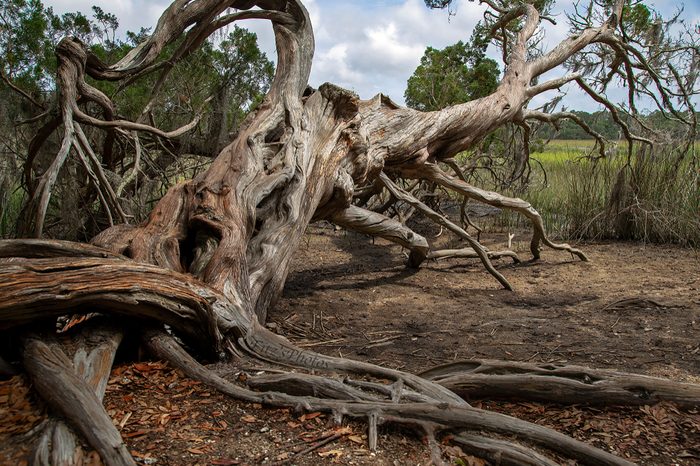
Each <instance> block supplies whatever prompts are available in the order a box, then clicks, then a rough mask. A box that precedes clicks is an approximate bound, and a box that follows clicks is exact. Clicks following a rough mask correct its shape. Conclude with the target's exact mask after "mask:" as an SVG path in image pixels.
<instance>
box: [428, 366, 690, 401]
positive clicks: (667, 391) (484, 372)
mask: <svg viewBox="0 0 700 466" xmlns="http://www.w3.org/2000/svg"><path fill="white" fill-rule="evenodd" d="M420 375H421V376H422V377H425V378H426V379H428V380H433V381H435V382H437V383H439V384H440V385H442V386H444V387H446V388H449V389H450V390H452V391H453V392H455V393H457V394H459V395H460V396H462V397H464V398H466V399H470V398H489V399H509V400H514V399H515V400H518V399H522V400H536V401H542V402H548V403H559V404H567V405H568V404H581V405H592V406H611V405H633V406H634V405H650V404H656V403H659V402H661V401H671V402H673V403H675V404H677V405H679V406H683V407H687V408H697V407H699V406H700V386H698V385H695V384H686V383H679V382H671V381H669V380H666V379H660V378H656V377H648V376H644V375H638V374H629V373H623V372H617V371H610V370H596V369H590V368H588V367H582V366H561V365H554V364H529V363H522V362H514V361H513V362H511V361H488V360H472V361H463V362H457V363H453V364H447V365H445V366H439V367H435V368H433V369H430V370H428V371H426V372H423V373H422V374H420Z"/></svg>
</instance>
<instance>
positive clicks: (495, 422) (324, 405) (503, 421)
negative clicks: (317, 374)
mask: <svg viewBox="0 0 700 466" xmlns="http://www.w3.org/2000/svg"><path fill="white" fill-rule="evenodd" d="M147 341H148V346H149V348H151V349H152V350H153V351H154V353H155V354H156V355H157V356H159V357H161V358H163V359H166V360H167V361H169V362H170V363H171V364H173V365H174V366H175V367H177V368H179V369H180V370H182V371H183V372H185V374H187V375H188V376H190V377H192V378H195V379H197V380H200V381H202V382H203V383H206V384H207V385H209V386H211V387H212V388H215V389H217V390H219V391H221V392H222V393H224V394H227V395H230V396H233V397H236V398H238V399H241V400H245V401H251V402H257V403H262V404H265V405H267V406H274V407H289V406H294V407H297V408H300V409H306V410H314V411H322V412H329V413H334V414H341V415H345V416H350V417H355V418H366V419H368V420H369V422H370V426H371V425H372V422H379V421H382V422H395V423H399V424H405V425H413V426H418V427H420V426H422V425H425V424H431V425H434V426H438V428H439V430H451V429H470V430H472V429H473V430H483V431H487V432H495V433H500V434H505V435H514V436H517V437H521V438H523V439H526V440H528V441H532V442H534V443H536V444H539V445H541V446H543V447H546V448H549V449H551V450H553V451H557V452H559V453H561V454H563V455H566V456H568V457H571V458H575V459H578V460H580V461H582V462H583V463H585V464H601V465H603V464H605V465H630V464H632V463H629V462H628V461H625V460H623V459H621V458H618V457H616V456H614V455H611V454H609V453H606V452H604V451H602V450H598V449H597V448H594V447H591V446H589V445H586V444H584V443H581V442H579V441H577V440H574V439H572V438H570V437H567V436H565V435H563V434H560V433H558V432H555V431H552V430H550V429H547V428H544V427H540V426H537V425H535V424H531V423H528V422H525V421H521V420H518V419H515V418H512V417H510V416H506V415H502V414H496V413H491V412H488V411H484V410H480V409H476V408H471V407H469V406H467V405H464V404H449V403H442V402H435V401H433V402H430V403H409V404H400V403H394V402H391V401H388V402H387V401H383V402H376V401H371V402H368V401H350V400H349V399H347V398H346V399H343V400H333V399H320V398H316V397H312V396H291V395H287V394H285V393H283V392H282V390H284V389H285V388H286V385H287V382H288V379H285V378H282V379H281V382H280V384H277V385H270V384H268V385H267V388H268V389H270V388H276V389H277V390H275V391H267V392H263V393H259V392H254V391H252V390H248V389H245V388H242V387H239V386H237V385H235V384H233V383H231V382H229V381H227V380H226V379H223V378H221V377H220V376H218V375H216V374H215V373H213V372H211V371H209V370H208V369H206V368H205V367H203V366H201V365H200V364H199V363H198V362H197V361H196V360H195V359H194V358H192V357H191V356H190V355H189V354H187V353H186V352H185V351H184V350H183V349H182V348H181V347H180V346H179V345H178V344H177V343H176V342H175V341H174V339H172V338H171V337H169V336H167V335H164V334H162V333H152V334H150V336H149V338H148V340H147ZM299 377H302V376H297V379H296V380H298V378H299ZM317 380H318V379H315V378H310V379H309V380H308V384H314V382H315V381H317ZM292 386H293V388H294V389H295V390H296V389H297V388H298V384H297V383H294V384H292ZM323 386H327V383H326V382H324V383H323ZM373 419H375V421H373ZM370 430H371V429H370ZM370 447H372V445H370Z"/></svg>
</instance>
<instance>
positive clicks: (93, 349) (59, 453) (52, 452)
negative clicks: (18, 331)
mask: <svg viewBox="0 0 700 466" xmlns="http://www.w3.org/2000/svg"><path fill="white" fill-rule="evenodd" d="M97 320H98V321H99V319H97ZM122 337H123V332H122V330H121V329H120V328H117V327H111V326H104V325H102V324H99V323H98V324H97V325H93V324H92V323H91V324H88V325H87V326H85V328H83V329H81V331H80V333H79V335H78V336H77V337H72V338H70V340H71V346H72V347H74V349H75V351H74V355H73V361H72V362H73V364H72V369H73V370H74V371H75V374H76V375H77V376H78V377H80V378H81V379H82V380H84V381H85V383H86V385H87V387H88V388H90V389H91V390H93V391H94V392H95V395H96V396H97V399H98V400H100V401H102V400H103V399H104V395H105V390H106V388H107V382H108V381H109V375H110V373H111V370H112V362H113V361H114V355H115V354H116V352H117V348H118V347H119V343H120V342H121V340H122ZM52 344H53V345H58V344H59V343H58V342H54V343H52ZM51 417H52V419H51V420H50V421H49V423H48V424H47V425H46V427H45V428H44V431H43V433H42V434H41V436H40V437H39V440H38V442H37V444H36V446H35V449H34V458H33V459H34V464H37V465H51V466H70V465H74V464H80V463H81V461H82V455H83V451H82V449H81V448H80V441H79V439H78V438H76V434H75V433H74V432H73V429H71V428H70V427H69V425H68V424H66V423H65V422H64V420H63V419H61V418H59V417H56V416H54V415H51Z"/></svg>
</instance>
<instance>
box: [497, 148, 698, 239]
mask: <svg viewBox="0 0 700 466" xmlns="http://www.w3.org/2000/svg"><path fill="white" fill-rule="evenodd" d="M592 146H593V141H553V142H552V143H551V144H550V145H548V146H547V147H546V148H545V150H544V152H542V153H538V154H533V155H532V158H533V159H535V160H537V161H538V162H539V164H541V167H542V169H538V170H536V171H535V173H533V176H532V178H531V183H530V184H529V186H528V187H527V189H525V190H519V191H518V192H511V193H508V194H509V195H512V196H517V197H521V198H523V199H525V200H527V201H529V202H530V203H531V204H532V205H533V206H534V207H535V208H536V209H537V210H538V211H539V212H540V214H541V215H542V217H543V220H544V222H545V226H546V227H547V229H548V231H549V232H550V234H552V236H554V237H558V238H565V239H577V240H581V239H588V240H590V239H622V240H641V241H648V242H661V243H676V244H681V245H685V246H694V247H696V246H700V169H699V167H698V165H697V164H693V163H692V162H691V161H690V160H684V161H683V162H681V163H680V164H678V163H677V156H678V155H677V154H676V153H674V151H673V150H660V151H656V152H653V153H651V152H649V151H640V152H637V153H635V154H634V156H633V157H632V159H631V163H630V164H627V163H626V162H627V156H626V147H624V146H623V145H620V146H621V147H620V149H619V151H618V153H616V154H612V155H611V156H609V157H608V158H606V159H602V160H599V161H597V162H594V161H592V160H591V159H589V158H586V155H588V154H590V152H591V148H592ZM537 165H538V164H536V163H535V164H534V166H537ZM494 226H496V227H500V228H504V229H515V228H520V227H527V223H526V222H525V221H524V220H523V219H522V218H519V216H517V215H514V214H512V213H508V212H504V213H503V214H501V216H500V218H498V219H497V220H496V222H495V224H494Z"/></svg>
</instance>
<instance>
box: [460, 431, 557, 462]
mask: <svg viewBox="0 0 700 466" xmlns="http://www.w3.org/2000/svg"><path fill="white" fill-rule="evenodd" d="M453 440H454V442H455V443H456V444H458V445H460V446H461V447H462V449H463V450H465V451H466V452H468V453H471V454H473V455H476V456H478V457H480V458H484V459H487V460H488V461H490V462H492V463H493V464H499V465H503V466H557V464H558V463H556V462H554V461H552V460H550V459H548V458H545V457H544V456H542V455H540V454H539V453H536V452H534V451H532V450H530V449H529V448H523V447H522V446H521V445H518V444H515V443H512V442H506V441H504V440H499V439H493V438H489V437H484V436H482V435H474V434H464V433H463V434H460V435H456V436H454V437H453Z"/></svg>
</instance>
